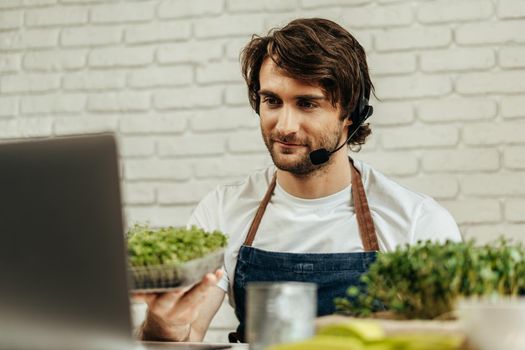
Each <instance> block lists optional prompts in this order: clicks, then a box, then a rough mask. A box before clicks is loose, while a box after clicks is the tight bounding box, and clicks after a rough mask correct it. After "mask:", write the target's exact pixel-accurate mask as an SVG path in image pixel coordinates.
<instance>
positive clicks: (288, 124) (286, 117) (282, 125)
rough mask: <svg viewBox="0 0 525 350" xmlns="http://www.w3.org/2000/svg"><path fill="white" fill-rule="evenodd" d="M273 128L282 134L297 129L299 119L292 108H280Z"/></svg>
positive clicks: (290, 132) (293, 131)
mask: <svg viewBox="0 0 525 350" xmlns="http://www.w3.org/2000/svg"><path fill="white" fill-rule="evenodd" d="M275 128H276V129H277V131H279V133H281V134H284V135H288V134H292V133H296V132H297V131H298V130H299V119H298V116H297V115H296V114H295V113H294V111H293V108H290V107H283V108H281V110H280V111H279V115H278V120H277V125H276V126H275Z"/></svg>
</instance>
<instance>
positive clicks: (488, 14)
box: [0, 0, 525, 340]
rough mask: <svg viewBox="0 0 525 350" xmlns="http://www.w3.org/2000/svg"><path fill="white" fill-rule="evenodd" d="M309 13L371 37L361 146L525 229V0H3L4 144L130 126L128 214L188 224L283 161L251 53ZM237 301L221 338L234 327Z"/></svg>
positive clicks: (474, 215) (465, 218)
mask: <svg viewBox="0 0 525 350" xmlns="http://www.w3.org/2000/svg"><path fill="white" fill-rule="evenodd" d="M304 16H308V17H313V16H326V17H328V18H330V19H333V20H335V21H338V22H339V23H341V24H342V25H344V26H345V27H346V28H348V29H349V30H350V31H351V32H353V33H354V34H355V36H356V37H357V38H358V39H359V40H360V41H361V42H362V44H363V46H364V47H365V48H366V49H367V53H368V57H369V65H370V71H371V74H372V78H373V80H374V83H375V85H376V88H377V96H378V98H379V101H378V100H376V99H373V104H374V107H375V111H376V112H375V115H374V117H373V118H372V119H371V120H370V121H371V124H372V129H373V137H372V138H371V140H370V142H369V143H368V144H367V145H365V146H364V147H363V151H362V152H361V153H359V154H357V155H356V157H357V158H360V159H363V160H366V161H368V162H370V163H371V164H372V165H374V166H375V167H377V168H378V169H380V170H382V171H384V172H385V173H386V174H388V175H390V176H393V177H394V178H395V179H397V180H398V181H399V182H400V183H402V184H403V185H406V186H408V187H410V188H413V189H415V190H418V191H421V192H424V193H427V194H429V195H431V196H433V197H434V198H436V199H437V200H438V201H440V202H441V203H442V204H443V205H445V206H446V207H447V208H448V209H449V210H450V211H451V213H452V214H453V215H454V216H455V218H456V219H457V221H458V223H459V225H460V227H461V230H462V233H463V235H464V236H465V237H466V238H471V237H475V238H477V239H478V240H479V241H480V242H485V241H489V240H491V239H493V238H494V237H496V236H497V235H499V234H502V233H503V234H505V235H507V236H508V237H512V238H515V239H518V240H525V209H523V208H525V1H523V0H459V1H451V0H434V1H420V0H278V1H276V0H261V1H240V0H196V1H185V0H169V1H166V0H146V1H131V0H114V1H100V0H32V1H29V0H26V1H22V0H20V1H18V0H4V1H0V140H7V139H17V138H24V137H49V136H52V135H64V134H70V133H84V132H96V131H103V130H112V131H115V132H116V133H117V134H118V135H119V139H120V146H121V147H120V154H121V158H122V162H123V190H124V191H123V192H124V197H125V209H126V213H127V218H128V220H129V221H130V222H132V221H137V220H140V221H145V220H148V221H150V222H151V223H152V224H156V225H169V224H174V225H183V224H184V223H185V221H186V219H187V218H188V216H189V215H190V213H191V210H192V208H193V207H194V206H195V205H196V203H197V202H198V201H199V199H200V198H202V196H204V194H205V193H206V192H207V191H208V190H209V189H211V188H213V187H214V186H215V185H216V184H219V183H225V182H229V181H232V180H234V179H238V178H240V177H242V176H244V175H246V174H248V173H249V172H251V171H252V170H253V169H255V168H258V167H262V166H264V165H265V164H269V163H270V159H269V157H268V155H267V154H266V152H265V148H264V144H263V142H262V140H261V138H260V132H259V129H258V119H257V117H256V116H255V115H254V113H253V112H252V111H251V110H250V108H249V105H248V102H247V98H246V90H245V87H244V84H243V82H242V78H241V76H240V69H239V64H238V57H239V51H240V49H241V48H242V47H243V45H244V44H245V43H246V42H247V41H248V40H249V38H250V36H251V34H252V33H258V34H264V33H265V32H266V31H267V30H268V29H269V28H271V27H274V26H276V25H282V24H285V23H286V22H287V21H289V20H290V19H293V18H297V17H304ZM228 310H229V309H228V307H227V306H225V307H224V308H223V309H222V311H221V315H222V316H219V317H218V318H217V320H216V321H214V323H213V324H212V331H211V332H210V333H209V335H208V338H207V339H208V340H225V339H226V336H225V330H230V329H233V328H234V323H235V321H234V320H233V321H232V314H231V311H228Z"/></svg>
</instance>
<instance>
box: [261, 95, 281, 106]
mask: <svg viewBox="0 0 525 350" xmlns="http://www.w3.org/2000/svg"><path fill="white" fill-rule="evenodd" d="M263 102H264V103H267V104H269V105H278V104H279V100H278V99H276V98H275V97H265V98H263Z"/></svg>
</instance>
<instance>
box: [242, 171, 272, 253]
mask: <svg viewBox="0 0 525 350" xmlns="http://www.w3.org/2000/svg"><path fill="white" fill-rule="evenodd" d="M276 183H277V172H275V174H273V178H272V182H271V183H270V186H268V189H267V190H266V194H265V195H264V198H263V199H262V201H261V204H259V208H258V209H257V212H256V213H255V217H254V218H253V220H252V224H251V225H250V229H249V230H248V235H247V236H246V240H245V241H244V245H247V246H251V245H252V243H253V239H254V238H255V234H256V233H257V229H258V228H259V224H260V223H261V219H262V217H263V215H264V212H265V211H266V207H267V206H268V203H269V202H270V198H272V195H273V191H274V190H275V184H276Z"/></svg>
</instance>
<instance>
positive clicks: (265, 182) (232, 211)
mask: <svg viewBox="0 0 525 350" xmlns="http://www.w3.org/2000/svg"><path fill="white" fill-rule="evenodd" d="M354 164H355V166H356V168H357V169H358V170H359V171H360V172H361V175H362V181H363V186H364V188H365V192H366V195H367V199H368V205H369V207H370V212H371V214H372V219H373V221H374V225H375V229H376V233H377V236H378V241H379V247H380V250H381V251H392V250H394V249H395V248H396V246H398V245H404V244H406V243H408V244H413V243H416V242H417V241H418V240H432V241H438V242H444V241H445V240H447V239H449V240H452V241H461V239H462V238H461V235H460V233H459V229H458V226H457V225H456V223H455V221H454V219H453V218H452V216H451V215H450V214H449V213H448V211H447V210H446V209H444V208H443V207H442V206H440V205H439V204H438V203H437V202H436V201H434V200H433V199H432V198H430V197H428V196H426V195H423V194H420V193H417V192H413V191H411V190H409V189H407V188H405V187H403V186H401V185H399V184H397V183H396V182H394V181H392V180H390V179H388V178H387V177H385V176H384V175H383V174H381V173H380V172H378V171H377V170H374V169H372V168H371V167H370V166H369V165H367V164H366V163H363V162H360V161H358V160H354ZM274 172H275V167H274V166H272V167H269V168H267V169H264V170H260V171H257V172H255V173H253V174H252V175H250V176H249V177H248V178H246V179H245V180H243V181H240V182H237V183H234V184H231V185H222V186H218V187H217V188H216V189H215V190H214V191H212V192H210V193H209V194H208V195H207V196H206V197H205V198H204V199H203V200H202V201H201V202H200V203H199V205H198V206H197V208H196V209H195V210H194V212H193V214H192V216H191V218H190V220H189V222H188V225H196V226H199V227H201V228H202V229H204V230H207V231H213V230H220V231H221V232H224V233H225V234H227V235H228V236H229V242H228V247H227V248H226V252H225V257H224V269H225V271H226V273H225V275H224V277H223V279H222V280H221V281H220V282H219V284H218V286H219V287H220V288H222V289H223V290H224V291H229V290H231V287H233V277H234V272H235V265H236V262H237V255H238V251H239V248H240V247H241V245H242V244H243V242H244V240H245V238H246V235H247V234H248V229H249V227H250V224H251V222H252V220H253V217H254V216H255V212H256V211H257V208H258V207H259V203H260V201H261V200H262V198H263V197H264V194H265V193H266V190H267V189H268V186H269V185H270V182H271V180H272V177H273V174H274ZM252 246H253V247H255V248H259V249H263V250H268V251H275V252H289V253H342V252H346V253H350V252H362V251H364V248H363V244H362V242H361V238H360V235H359V230H358V226H357V217H356V214H355V211H354V206H353V200H352V197H351V186H348V187H347V188H345V189H343V190H342V191H339V192H337V193H334V194H332V195H330V196H327V197H323V198H316V199H302V198H297V197H294V196H292V195H290V194H289V193H287V192H285V191H284V190H283V188H282V187H281V186H279V181H277V185H276V188H275V192H274V194H273V196H272V198H271V200H270V203H269V204H268V207H267V208H266V212H265V213H264V216H263V218H262V220H261V223H260V225H259V229H258V230H257V235H256V236H255V239H254V241H253V244H252ZM230 300H232V298H230ZM232 302H233V300H232Z"/></svg>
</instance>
